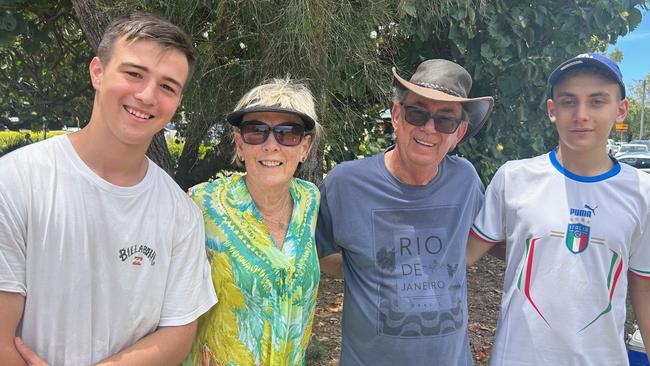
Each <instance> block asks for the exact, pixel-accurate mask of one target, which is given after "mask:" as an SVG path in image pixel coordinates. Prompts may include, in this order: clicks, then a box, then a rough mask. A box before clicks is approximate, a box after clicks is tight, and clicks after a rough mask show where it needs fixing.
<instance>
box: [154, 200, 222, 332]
mask: <svg viewBox="0 0 650 366" xmlns="http://www.w3.org/2000/svg"><path fill="white" fill-rule="evenodd" d="M187 204H188V206H191V208H190V209H188V210H187V213H186V215H187V216H188V219H187V220H186V223H185V224H186V225H185V228H186V229H185V230H179V231H180V232H182V233H183V234H182V235H181V236H180V238H179V239H178V240H176V243H175V245H174V249H173V253H172V258H171V264H170V270H169V275H168V278H167V285H166V290H165V302H164V304H163V309H162V313H161V317H160V324H159V325H160V326H178V325H184V324H188V323H191V322H192V321H194V320H195V319H197V318H198V317H199V316H200V315H201V314H203V313H205V312H206V311H208V310H209V309H210V308H211V307H212V305H214V304H216V302H217V295H216V293H215V291H214V286H213V285H212V276H211V273H210V272H211V271H210V264H209V262H208V258H207V255H206V251H205V231H204V230H205V229H204V224H203V217H202V216H201V213H200V211H199V209H198V208H197V207H196V206H195V205H194V204H192V202H191V201H190V200H189V198H188V202H187Z"/></svg>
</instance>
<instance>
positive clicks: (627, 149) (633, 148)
mask: <svg viewBox="0 0 650 366" xmlns="http://www.w3.org/2000/svg"><path fill="white" fill-rule="evenodd" d="M639 153H640V154H647V153H648V147H647V146H646V145H644V144H623V145H621V148H620V149H619V150H618V152H617V153H616V155H615V156H614V157H615V158H617V159H618V158H619V157H621V156H624V155H627V154H639Z"/></svg>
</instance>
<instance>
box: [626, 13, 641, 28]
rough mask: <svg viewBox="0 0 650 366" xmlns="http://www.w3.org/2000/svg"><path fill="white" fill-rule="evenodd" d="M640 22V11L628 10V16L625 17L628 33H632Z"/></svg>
mask: <svg viewBox="0 0 650 366" xmlns="http://www.w3.org/2000/svg"><path fill="white" fill-rule="evenodd" d="M641 20H643V15H642V14H641V11H640V10H639V9H637V8H632V9H631V10H630V15H629V16H628V17H627V24H628V26H629V28H630V31H633V30H634V29H636V27H638V26H639V24H641Z"/></svg>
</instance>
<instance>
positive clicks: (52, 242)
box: [0, 136, 216, 366]
mask: <svg viewBox="0 0 650 366" xmlns="http://www.w3.org/2000/svg"><path fill="white" fill-rule="evenodd" d="M0 291H7V292H16V293H20V294H22V295H25V311H24V315H23V318H22V324H21V327H20V329H19V335H20V336H22V337H23V340H24V341H25V343H26V344H27V345H28V346H30V347H32V348H33V349H34V350H35V351H36V352H37V353H38V354H39V355H40V356H41V357H42V358H43V359H45V360H46V361H48V363H50V364H51V365H56V366H58V365H90V364H93V363H96V362H98V361H100V360H102V359H104V358H106V357H108V356H110V355H113V354H115V353H117V352H119V351H121V350H123V349H124V348H126V347H128V346H130V345H132V344H133V343H135V342H137V341H138V340H139V339H140V338H142V337H144V336H146V335H147V334H149V333H151V332H153V331H155V330H156V328H157V327H159V326H177V325H183V324H187V323H190V322H192V321H193V320H195V319H196V318H197V317H198V316H199V315H201V314H202V313H203V312H205V311H207V310H208V309H209V308H210V307H211V306H212V305H213V304H214V303H215V302H216V297H215V294H214V289H213V287H212V282H211V278H210V268H209V264H208V261H207V258H206V256H205V249H204V232H203V220H202V217H201V214H200V212H199V210H198V208H197V207H196V206H195V205H194V203H193V202H192V201H191V200H190V199H189V197H188V196H187V195H186V194H185V193H184V192H183V191H182V190H181V189H180V188H179V187H178V186H177V185H176V184H175V183H174V181H173V180H172V179H171V178H170V177H169V175H167V174H166V173H165V172H164V171H162V170H161V169H160V168H159V167H158V166H156V165H155V164H154V163H153V162H151V161H149V169H148V171H147V174H146V175H145V177H144V178H143V180H142V181H141V182H140V183H138V184H136V185H135V186H132V187H118V186H115V185H112V184H110V183H108V182H107V181H105V180H103V179H101V178H100V177H98V176H97V175H96V174H95V173H93V171H92V170H90V168H88V166H86V165H85V164H84V163H83V161H82V160H81V159H80V158H79V156H78V155H77V154H76V152H75V151H74V148H73V147H72V145H71V143H70V141H69V139H68V137H67V136H59V137H54V138H51V139H49V140H46V141H43V142H40V143H36V144H33V145H30V146H27V147H24V148H22V149H19V150H17V151H14V152H13V153H10V154H8V155H5V156H4V157H2V158H1V159H0Z"/></svg>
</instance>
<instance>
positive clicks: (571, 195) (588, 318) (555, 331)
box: [467, 54, 650, 366]
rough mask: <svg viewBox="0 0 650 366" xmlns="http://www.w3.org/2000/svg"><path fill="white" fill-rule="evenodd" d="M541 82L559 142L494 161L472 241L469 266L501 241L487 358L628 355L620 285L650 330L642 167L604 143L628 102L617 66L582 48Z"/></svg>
mask: <svg viewBox="0 0 650 366" xmlns="http://www.w3.org/2000/svg"><path fill="white" fill-rule="evenodd" d="M548 83H549V86H550V92H551V99H549V100H548V101H547V102H546V105H547V108H548V116H549V119H550V120H551V123H553V124H554V125H555V127H556V129H557V132H558V136H559V143H558V147H557V148H556V149H554V150H552V151H551V152H549V153H548V154H544V155H541V156H538V157H535V158H532V159H524V160H517V161H510V162H507V163H506V164H505V165H504V166H502V167H501V168H500V169H499V170H498V171H497V173H496V174H495V176H494V178H493V179H492V182H491V183H490V185H489V186H488V188H487V190H486V193H485V206H484V207H483V209H482V210H481V212H480V213H479V215H478V216H477V218H476V220H475V222H474V225H473V227H472V235H470V240H469V244H468V249H467V261H468V265H470V264H472V263H474V262H476V260H478V259H479V258H480V256H482V255H483V254H484V253H485V252H487V251H488V250H489V249H490V248H492V247H493V246H494V245H495V244H496V243H500V242H505V245H506V264H507V265H506V274H505V279H504V291H503V298H502V300H501V314H500V316H499V321H498V326H497V334H496V339H495V343H494V346H493V350H492V356H491V360H490V364H491V365H508V366H516V365H627V364H628V361H627V355H626V350H625V344H624V323H625V317H626V310H625V307H626V306H625V298H626V295H627V289H628V285H629V289H630V295H631V298H632V306H633V308H634V312H635V314H636V317H637V321H638V323H639V326H640V328H641V334H642V336H643V337H644V338H645V339H647V340H650V175H648V174H647V173H644V172H642V171H640V170H636V169H634V168H632V167H630V166H628V165H626V164H620V163H619V162H617V161H616V160H615V159H614V158H612V157H610V156H609V155H608V153H607V150H606V149H605V145H606V143H607V137H608V136H609V133H610V131H611V129H612V126H613V124H614V123H616V122H619V123H620V122H623V120H624V119H625V116H626V115H627V111H628V101H627V99H626V98H625V86H624V84H623V80H622V75H621V72H620V70H619V68H618V66H617V65H616V64H615V63H614V62H613V61H612V60H610V59H608V58H606V57H604V56H601V55H597V54H582V55H578V56H576V57H574V58H571V59H569V60H567V61H565V62H563V63H562V64H561V65H560V66H558V68H556V69H555V71H553V73H552V74H551V76H550V77H549V81H548ZM648 343H650V342H647V343H646V344H648ZM646 348H647V347H646Z"/></svg>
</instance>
